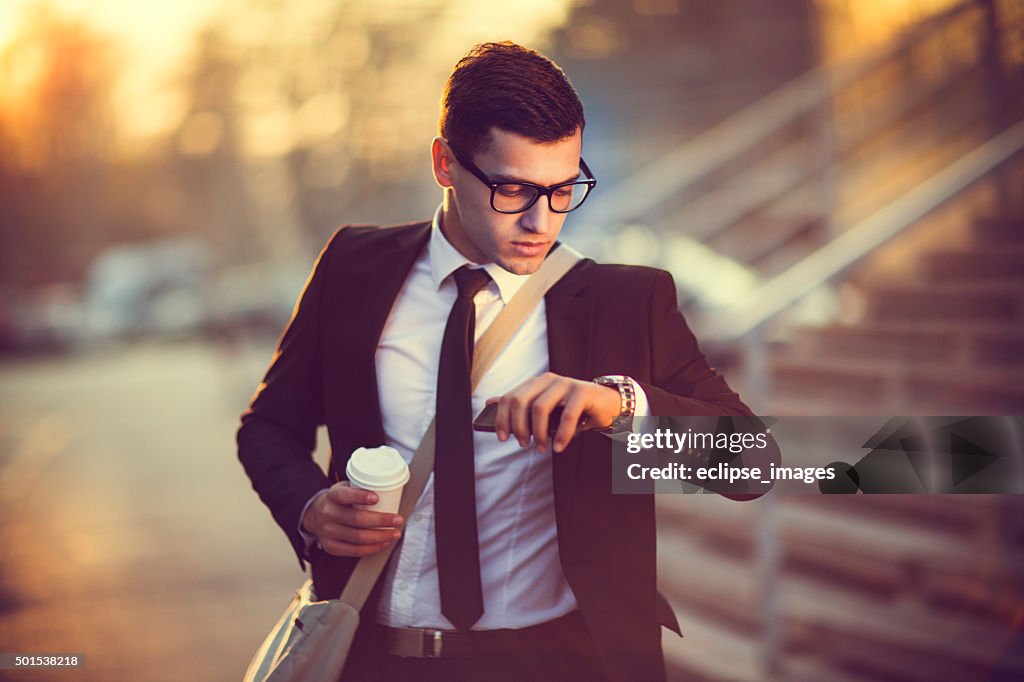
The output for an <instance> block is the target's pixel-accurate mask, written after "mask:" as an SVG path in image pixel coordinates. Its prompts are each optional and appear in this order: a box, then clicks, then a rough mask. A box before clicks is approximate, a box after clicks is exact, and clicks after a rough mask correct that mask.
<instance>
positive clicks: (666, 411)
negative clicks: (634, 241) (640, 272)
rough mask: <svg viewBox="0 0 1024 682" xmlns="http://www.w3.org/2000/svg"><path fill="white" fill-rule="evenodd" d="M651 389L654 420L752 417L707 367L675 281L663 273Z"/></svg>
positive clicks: (655, 297) (654, 311)
mask: <svg viewBox="0 0 1024 682" xmlns="http://www.w3.org/2000/svg"><path fill="white" fill-rule="evenodd" d="M650 315H651V317H650V344H651V349H650V357H651V364H652V367H651V376H652V377H653V381H652V382H650V383H645V382H637V383H639V384H640V386H641V388H643V390H644V393H646V395H647V400H648V402H649V404H650V411H651V414H652V415H655V416H669V415H672V416H684V415H685V416H714V415H718V416H738V415H752V414H753V413H752V412H751V411H750V409H749V408H748V407H747V406H746V405H744V404H743V401H741V400H740V397H739V395H738V394H737V393H736V392H735V391H733V390H732V389H731V388H729V385H728V384H727V383H726V382H725V378H724V377H722V376H721V375H720V374H719V373H718V372H716V371H715V370H714V368H712V367H710V366H708V362H707V359H706V358H705V357H704V353H703V352H701V350H700V346H699V345H698V344H697V338H696V337H695V336H694V335H693V332H691V331H690V327H689V326H688V325H687V324H686V320H685V319H684V318H683V314H682V313H681V312H680V311H679V306H678V304H677V303H676V287H675V283H674V282H673V281H672V275H670V274H669V273H667V272H664V271H658V273H657V276H656V277H655V279H654V285H653V287H652V290H651V303H650Z"/></svg>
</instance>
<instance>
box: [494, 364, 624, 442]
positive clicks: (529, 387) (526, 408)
mask: <svg viewBox="0 0 1024 682" xmlns="http://www.w3.org/2000/svg"><path fill="white" fill-rule="evenodd" d="M487 403H488V404H491V403H498V414H497V416H496V417H495V420H494V427H495V428H494V430H495V432H496V433H497V434H498V439H499V440H502V441H505V440H508V437H509V435H514V436H515V437H516V439H517V440H518V441H519V444H520V445H521V446H523V447H526V444H527V443H529V442H530V437H531V436H532V437H533V440H534V442H535V443H536V444H537V448H538V449H540V450H541V451H543V450H546V449H547V447H548V419H549V417H550V415H551V411H552V410H553V409H555V408H556V407H558V406H560V405H561V406H562V407H563V410H562V421H561V422H559V425H558V431H556V432H555V437H554V439H553V443H554V451H555V452H561V451H562V450H564V449H565V447H566V446H567V445H568V444H569V441H571V440H572V438H573V436H574V435H576V430H577V426H578V424H579V421H580V417H582V416H583V415H584V414H585V415H586V417H587V422H586V427H585V429H584V430H586V429H603V428H606V427H608V426H610V425H611V423H612V421H614V420H615V418H616V417H618V416H619V410H620V408H621V402H620V400H619V394H618V392H617V391H616V390H615V389H613V388H609V387H608V386H601V385H599V384H595V383H593V382H590V381H580V380H579V379H570V378H569V377H563V376H560V375H558V374H554V373H553V372H545V373H544V374H542V375H540V376H539V377H537V378H535V379H530V380H529V381H527V382H525V383H523V384H520V385H519V386H517V387H516V388H515V389H513V390H512V391H509V392H508V393H506V394H505V395H503V396H500V397H497V398H489V399H488V400H487Z"/></svg>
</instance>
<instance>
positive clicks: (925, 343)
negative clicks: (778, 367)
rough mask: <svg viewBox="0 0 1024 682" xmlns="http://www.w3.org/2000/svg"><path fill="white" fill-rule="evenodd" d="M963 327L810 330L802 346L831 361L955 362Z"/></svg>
mask: <svg viewBox="0 0 1024 682" xmlns="http://www.w3.org/2000/svg"><path fill="white" fill-rule="evenodd" d="M959 326H960V325H957V326H956V327H951V328H947V329H946V330H944V331H938V332H936V331H921V330H919V329H917V328H916V327H903V328H899V329H893V328H887V327H885V326H881V325H865V326H857V327H851V326H843V325H830V326H828V327H823V328H821V329H817V330H808V331H807V332H805V333H804V335H803V338H802V339H801V340H800V341H799V344H800V348H801V349H804V350H805V352H809V353H814V354H815V355H818V356H822V357H829V358H833V357H836V358H858V359H872V358H881V359H885V360H903V361H908V362H915V363H929V362H930V363H936V362H953V361H954V360H955V359H956V355H957V347H956V342H957V338H958V336H959V334H960V330H959V329H958V327H959Z"/></svg>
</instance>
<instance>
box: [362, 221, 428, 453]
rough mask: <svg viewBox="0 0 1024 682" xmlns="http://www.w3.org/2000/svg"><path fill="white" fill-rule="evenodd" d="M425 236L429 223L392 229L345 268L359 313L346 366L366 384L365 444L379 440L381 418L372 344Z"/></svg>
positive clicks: (382, 439) (377, 336)
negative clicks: (381, 242) (374, 247)
mask: <svg viewBox="0 0 1024 682" xmlns="http://www.w3.org/2000/svg"><path fill="white" fill-rule="evenodd" d="M429 235H430V224H429V223H425V224H423V225H417V226H415V227H412V228H409V229H401V228H397V229H395V234H394V235H393V236H391V235H389V236H390V237H391V238H390V240H389V241H388V242H387V243H385V244H384V245H382V246H380V247H379V248H378V249H377V250H375V251H374V252H373V253H369V254H363V255H364V257H363V258H362V259H361V260H358V261H356V262H355V263H353V265H352V266H351V267H350V268H349V269H348V272H347V278H349V280H350V282H351V283H352V284H353V285H354V286H352V287H351V288H350V291H352V292H353V294H354V295H356V296H358V300H355V301H353V304H354V306H353V307H354V308H355V309H358V311H359V313H358V316H357V317H356V318H354V319H355V320H357V321H358V332H357V333H356V334H355V335H354V336H353V337H352V340H351V343H352V346H351V348H350V350H351V353H352V357H353V359H354V360H355V362H352V363H350V364H349V367H351V368H352V371H353V372H354V373H355V376H353V377H350V378H349V380H347V381H346V383H348V382H349V381H351V382H352V383H353V384H354V385H355V386H362V387H365V388H366V390H367V392H368V393H367V394H366V405H367V407H368V409H367V410H366V411H365V413H364V417H365V420H364V421H363V423H362V424H361V425H360V430H362V431H363V433H364V434H365V436H366V438H367V441H366V442H369V443H383V442H384V422H383V418H382V417H381V413H380V388H379V387H378V386H377V360H376V358H377V344H378V342H379V341H380V336H381V333H382V332H383V331H384V324H385V323H386V322H387V319H388V315H389V314H390V313H391V308H392V307H393V306H394V304H395V299H396V298H397V297H398V292H399V291H401V289H402V284H404V283H405V280H406V278H407V277H408V276H409V271H410V270H411V269H412V266H413V264H414V263H415V262H416V258H417V256H419V254H420V251H422V250H423V248H424V247H425V246H426V243H427V239H428V237H429Z"/></svg>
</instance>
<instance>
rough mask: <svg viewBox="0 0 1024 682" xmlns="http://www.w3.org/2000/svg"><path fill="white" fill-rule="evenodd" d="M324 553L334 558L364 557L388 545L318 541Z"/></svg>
mask: <svg viewBox="0 0 1024 682" xmlns="http://www.w3.org/2000/svg"><path fill="white" fill-rule="evenodd" d="M320 544H321V545H322V546H323V548H324V551H325V552H327V553H328V554H333V555H334V556H355V557H364V556H369V555H370V554H376V553H377V552H379V551H380V550H382V549H384V548H385V547H387V546H388V543H386V542H385V543H380V544H376V545H353V544H351V543H348V542H338V541H335V540H327V541H323V540H321V541H320Z"/></svg>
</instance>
